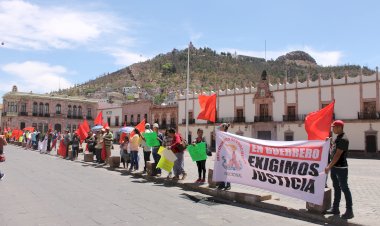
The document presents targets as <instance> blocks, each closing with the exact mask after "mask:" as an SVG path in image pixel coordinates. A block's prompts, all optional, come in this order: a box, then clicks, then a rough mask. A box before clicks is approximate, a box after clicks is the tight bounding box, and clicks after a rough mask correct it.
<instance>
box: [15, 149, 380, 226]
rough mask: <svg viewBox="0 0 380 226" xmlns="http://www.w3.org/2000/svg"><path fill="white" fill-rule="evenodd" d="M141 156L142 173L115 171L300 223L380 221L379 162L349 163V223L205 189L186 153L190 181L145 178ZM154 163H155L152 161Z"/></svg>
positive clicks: (277, 197)
mask: <svg viewBox="0 0 380 226" xmlns="http://www.w3.org/2000/svg"><path fill="white" fill-rule="evenodd" d="M114 147H115V149H113V150H112V156H120V151H119V147H118V145H114ZM20 148H21V147H20ZM50 154H51V155H56V152H54V151H53V152H51V153H50ZM213 154H214V153H213ZM83 156H84V155H83V154H82V153H81V154H79V159H78V160H76V161H75V162H80V163H82V164H88V165H92V166H99V165H98V164H97V163H89V162H84V161H83ZM139 156H140V158H139V159H140V161H139V164H140V169H139V170H140V171H139V172H132V173H130V172H129V171H128V170H127V169H123V168H122V164H120V166H121V168H116V169H112V170H115V171H118V172H120V173H122V174H130V175H133V176H136V177H141V178H145V179H146V180H148V181H154V182H158V183H165V184H170V185H173V186H179V187H182V188H184V189H188V190H192V191H197V192H200V193H204V194H207V195H210V196H214V197H217V198H221V199H226V200H229V201H233V202H238V203H242V204H247V205H250V206H255V207H259V208H263V209H267V210H271V211H277V212H279V213H280V214H286V215H291V216H295V217H298V218H301V219H306V220H313V221H318V222H324V223H329V224H333V225H378V222H377V221H378V220H377V219H378V215H379V213H380V190H379V189H377V188H378V187H379V186H380V178H379V177H378V175H379V174H380V168H379V167H378V161H379V160H363V159H349V164H350V172H349V185H350V189H351V192H352V196H353V199H354V213H355V218H353V219H351V220H349V221H346V220H342V219H341V218H340V217H338V216H332V215H326V217H325V216H324V215H320V214H313V213H310V212H308V211H307V210H306V202H305V201H302V200H299V199H295V198H291V197H288V196H284V195H281V194H277V193H273V192H269V191H265V190H262V189H258V188H254V187H249V186H245V185H239V184H232V189H231V190H230V191H218V190H216V189H212V188H208V184H207V183H205V184H203V185H201V184H195V183H194V182H195V181H196V180H197V178H198V170H197V166H196V163H195V162H192V160H191V157H190V156H189V154H188V152H185V170H186V173H187V178H186V179H185V180H184V181H182V180H180V181H178V182H176V181H172V180H168V179H166V176H167V174H168V173H167V172H165V171H163V173H162V175H161V177H148V176H147V175H146V174H142V172H141V171H142V170H143V167H144V158H143V154H142V153H139ZM151 161H153V158H152V157H151ZM105 168H106V166H105ZM206 168H207V173H208V169H213V168H214V156H212V157H209V158H208V159H207V162H206ZM109 169H110V168H109ZM206 178H207V175H206ZM206 182H207V180H206ZM328 182H329V187H332V185H331V180H330V179H328ZM343 197H344V196H343V195H342V201H343V202H342V203H341V205H340V206H341V212H344V206H345V203H344V198H343Z"/></svg>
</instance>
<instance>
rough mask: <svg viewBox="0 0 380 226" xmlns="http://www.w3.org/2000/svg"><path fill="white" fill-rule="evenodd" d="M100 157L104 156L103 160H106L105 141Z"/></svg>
mask: <svg viewBox="0 0 380 226" xmlns="http://www.w3.org/2000/svg"><path fill="white" fill-rule="evenodd" d="M100 157H101V158H102V160H103V161H104V160H106V157H107V152H106V146H105V145H104V143H103V148H102V152H101V153H100Z"/></svg>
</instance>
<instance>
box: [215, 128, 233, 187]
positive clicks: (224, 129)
mask: <svg viewBox="0 0 380 226" xmlns="http://www.w3.org/2000/svg"><path fill="white" fill-rule="evenodd" d="M229 127H230V124H229V123H223V124H222V125H220V126H219V130H220V131H223V132H227V131H228V128H229ZM217 189H218V190H222V189H224V190H231V183H230V182H226V181H222V182H219V185H218V188H217Z"/></svg>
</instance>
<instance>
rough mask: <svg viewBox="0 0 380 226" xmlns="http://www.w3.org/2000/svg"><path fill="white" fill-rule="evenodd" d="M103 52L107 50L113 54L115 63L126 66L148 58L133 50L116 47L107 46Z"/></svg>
mask: <svg viewBox="0 0 380 226" xmlns="http://www.w3.org/2000/svg"><path fill="white" fill-rule="evenodd" d="M104 51H105V52H108V53H109V54H110V55H111V56H113V57H114V58H115V60H116V62H115V64H117V65H122V66H127V65H130V64H133V63H137V62H142V61H145V60H147V59H148V58H147V57H145V56H143V55H141V54H138V53H134V52H130V51H126V50H122V49H116V48H109V49H105V50H104Z"/></svg>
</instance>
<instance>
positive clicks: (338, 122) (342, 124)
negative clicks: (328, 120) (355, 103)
mask: <svg viewBox="0 0 380 226" xmlns="http://www.w3.org/2000/svg"><path fill="white" fill-rule="evenodd" d="M331 126H332V127H334V126H341V127H343V126H344V122H343V121H342V120H336V121H334V122H333V123H332V125H331Z"/></svg>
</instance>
